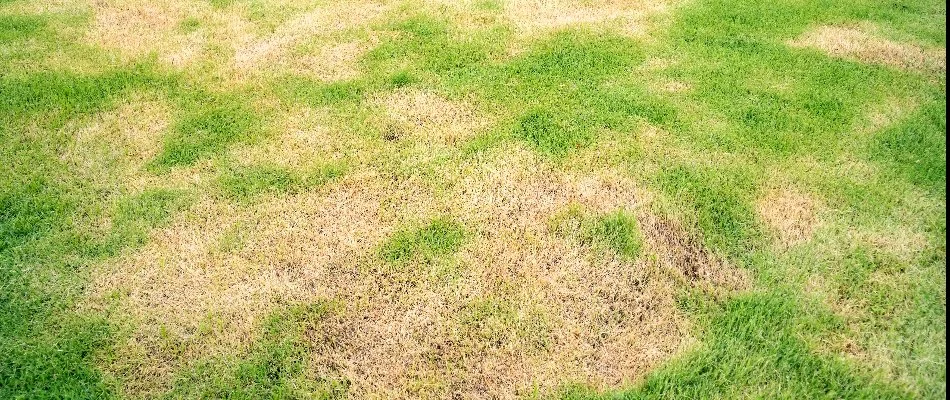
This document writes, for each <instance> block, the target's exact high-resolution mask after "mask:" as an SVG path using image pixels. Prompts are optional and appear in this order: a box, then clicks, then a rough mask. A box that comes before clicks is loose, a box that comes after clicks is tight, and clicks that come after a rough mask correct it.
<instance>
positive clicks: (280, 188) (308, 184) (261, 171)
mask: <svg viewBox="0 0 950 400" xmlns="http://www.w3.org/2000/svg"><path fill="white" fill-rule="evenodd" d="M342 175H343V168H342V167H341V166H338V165H323V166H319V167H315V168H312V170H310V171H303V172H295V171H290V170H288V169H286V168H280V167H275V166H269V165H253V166H241V167H232V168H229V169H228V170H227V171H226V172H225V173H224V174H223V176H221V177H220V178H219V179H218V182H219V183H218V184H219V186H221V189H222V191H223V192H224V193H225V194H226V195H227V196H228V197H231V198H233V199H236V200H240V201H248V200H251V199H253V198H254V197H255V196H257V195H260V194H263V193H275V194H281V193H295V192H300V191H302V190H306V189H309V188H315V187H320V186H323V185H325V184H327V183H329V182H331V181H333V180H335V179H337V178H339V177H340V176H342Z"/></svg>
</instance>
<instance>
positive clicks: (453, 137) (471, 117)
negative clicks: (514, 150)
mask: <svg viewBox="0 0 950 400" xmlns="http://www.w3.org/2000/svg"><path fill="white" fill-rule="evenodd" d="M376 102H377V103H378V104H379V105H380V106H382V107H384V108H385V110H386V113H387V114H388V116H389V118H390V119H392V121H393V122H395V123H396V124H397V125H398V127H399V128H401V129H402V130H405V131H408V132H410V133H413V134H417V135H421V136H422V137H424V138H430V139H438V140H441V141H443V142H446V143H455V142H456V141H459V140H462V139H465V138H469V137H472V136H474V135H475V134H477V133H479V132H480V131H482V130H483V129H485V128H486V127H488V125H489V124H490V120H489V119H488V118H486V117H483V116H481V115H479V114H477V113H476V112H475V110H474V108H473V107H472V106H471V105H469V104H467V103H465V102H461V101H453V100H449V99H446V98H444V97H442V96H440V95H438V94H436V93H433V92H428V91H418V90H397V91H395V92H393V93H391V94H389V95H387V96H386V97H384V98H379V99H377V100H376Z"/></svg>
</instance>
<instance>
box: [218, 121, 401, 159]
mask: <svg viewBox="0 0 950 400" xmlns="http://www.w3.org/2000/svg"><path fill="white" fill-rule="evenodd" d="M268 129H269V131H272V132H274V134H273V135H272V136H269V137H267V138H265V139H263V140H261V141H260V142H259V143H255V144H253V145H251V146H240V147H235V148H234V149H232V150H231V151H230V152H229V154H230V156H231V157H233V159H236V160H242V162H244V163H246V164H275V165H279V166H284V167H289V168H296V169H300V168H306V167H308V166H310V165H311V164H312V163H313V162H315V161H318V162H346V161H349V160H352V161H354V162H367V161H369V160H372V159H374V158H376V157H378V156H379V155H380V153H381V152H382V151H383V150H385V149H381V148H380V147H379V146H377V145H376V144H375V143H371V142H370V141H369V140H368V139H367V138H366V137H364V136H362V135H360V134H359V133H358V132H354V131H353V130H350V129H346V127H343V126H341V124H340V123H339V121H335V120H334V119H333V118H332V116H331V115H329V114H328V113H327V112H326V111H324V110H320V109H314V108H309V107H301V108H294V109H290V110H287V111H285V112H282V113H281V114H279V116H278V117H277V118H274V119H273V122H272V125H271V126H269V127H268Z"/></svg>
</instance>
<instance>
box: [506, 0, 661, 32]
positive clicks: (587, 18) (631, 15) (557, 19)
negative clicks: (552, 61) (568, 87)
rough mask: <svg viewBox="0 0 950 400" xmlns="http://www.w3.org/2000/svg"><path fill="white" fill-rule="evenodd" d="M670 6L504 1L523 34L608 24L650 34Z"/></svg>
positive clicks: (598, 0) (603, 0)
mask: <svg viewBox="0 0 950 400" xmlns="http://www.w3.org/2000/svg"><path fill="white" fill-rule="evenodd" d="M671 5H672V4H671V2H670V1H632V2H631V1H621V0H595V1H585V2H576V1H568V0H512V1H507V2H505V4H504V11H505V15H506V16H507V17H508V18H509V19H510V20H511V21H512V22H513V23H514V25H515V27H516V28H517V30H518V31H519V32H520V33H522V34H528V35H535V34H543V33H546V32H551V31H555V30H559V29H563V28H568V27H572V26H578V25H602V26H603V25H605V26H613V27H618V28H620V30H621V31H622V32H624V33H626V34H630V35H632V36H637V37H642V36H646V35H647V34H648V33H649V30H650V27H651V18H652V17H654V16H656V15H657V14H662V13H664V12H667V11H668V10H669V9H670V7H671Z"/></svg>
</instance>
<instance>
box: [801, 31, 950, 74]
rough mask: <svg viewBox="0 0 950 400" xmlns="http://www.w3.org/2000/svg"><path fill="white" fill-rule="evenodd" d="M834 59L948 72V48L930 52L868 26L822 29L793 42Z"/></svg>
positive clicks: (932, 71) (924, 70)
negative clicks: (888, 36)
mask: <svg viewBox="0 0 950 400" xmlns="http://www.w3.org/2000/svg"><path fill="white" fill-rule="evenodd" d="M789 45H791V46H794V47H811V48H815V49H818V50H821V51H823V52H825V53H827V54H829V55H831V56H833V57H840V58H846V59H850V60H855V61H860V62H865V63H871V64H882V65H887V66H891V67H895V68H900V69H907V70H913V71H921V72H928V73H946V71H947V51H946V49H927V48H923V47H920V46H917V45H914V44H910V43H899V42H894V41H891V40H888V39H884V38H882V37H880V36H878V35H877V34H876V33H875V32H874V31H873V29H869V28H868V27H866V26H857V27H848V26H818V27H815V28H814V29H812V30H810V31H807V32H805V33H804V34H802V35H801V36H799V37H798V38H796V39H794V40H792V41H790V42H789Z"/></svg>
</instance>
